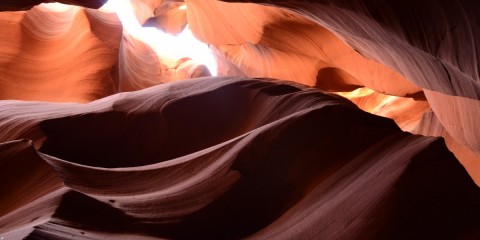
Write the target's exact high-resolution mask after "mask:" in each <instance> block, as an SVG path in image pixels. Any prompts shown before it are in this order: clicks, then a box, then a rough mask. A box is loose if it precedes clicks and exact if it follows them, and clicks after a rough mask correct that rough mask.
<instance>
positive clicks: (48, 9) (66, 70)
mask: <svg viewBox="0 0 480 240" xmlns="http://www.w3.org/2000/svg"><path fill="white" fill-rule="evenodd" d="M52 26H54V27H52ZM0 29H1V30H0V31H1V34H0V41H1V43H2V46H1V48H0V99H19V100H39V101H55V102H72V101H73V102H88V101H92V100H95V99H98V98H101V97H105V96H108V95H111V94H113V93H115V92H116V89H115V88H116V87H115V84H114V82H115V81H116V79H115V74H114V73H113V70H114V69H113V66H114V65H115V63H116V62H117V59H118V48H119V43H120V38H121V29H122V28H121V25H120V22H119V21H118V18H117V16H116V15H115V14H109V13H103V12H100V11H98V10H93V9H83V8H79V7H76V6H69V5H60V4H47V5H40V6H37V7H34V8H32V9H31V10H28V11H26V12H0Z"/></svg>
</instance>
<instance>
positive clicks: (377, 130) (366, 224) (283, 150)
mask: <svg viewBox="0 0 480 240" xmlns="http://www.w3.org/2000/svg"><path fill="white" fill-rule="evenodd" d="M0 106H1V109H12V111H10V112H3V113H2V114H1V116H2V119H0V130H1V131H0V133H1V134H2V135H1V138H0V139H1V140H0V141H2V142H3V143H2V144H1V145H0V156H2V158H1V161H0V164H1V165H2V166H7V167H8V168H11V169H15V171H16V172H22V175H21V176H22V177H20V175H17V174H16V173H15V172H5V174H4V175H2V178H5V179H11V181H13V180H15V184H16V185H11V186H10V185H9V187H7V188H4V187H2V188H1V189H0V191H1V193H2V194H3V193H9V194H7V195H6V197H5V198H2V200H1V201H2V203H4V202H6V203H14V205H11V204H10V205H7V206H10V207H8V208H5V207H4V206H6V205H3V204H2V205H0V206H2V207H1V211H0V212H3V213H8V214H3V215H0V232H1V233H2V236H7V237H11V238H22V237H27V238H34V239H38V238H40V239H52V238H53V239H59V238H60V239H61V238H79V239H92V238H93V239H102V238H105V237H110V238H112V237H113V238H140V239H142V238H145V239H150V238H168V239H192V238H199V239H239V238H250V239H271V238H275V239H311V238H321V239H331V238H344V239H358V238H367V239H392V238H393V239H396V238H398V239H406V238H408V239H411V238H421V239H439V238H447V239H448V238H450V239H451V238H465V239H468V238H475V237H478V236H480V231H479V229H480V189H479V188H478V187H477V186H476V185H475V184H474V182H473V181H472V180H471V178H470V177H469V175H468V174H467V172H466V171H465V169H464V168H463V167H462V166H461V165H460V164H459V162H458V161H457V160H456V159H455V157H454V156H453V155H452V154H451V153H450V152H449V151H448V150H447V148H446V146H445V143H444V141H443V140H442V139H440V138H433V137H424V136H420V135H412V134H410V133H407V132H403V131H401V130H400V129H399V128H398V126H396V124H395V123H394V122H393V121H392V120H390V119H387V118H382V117H378V116H375V115H372V114H369V113H366V112H364V111H362V110H360V109H359V108H358V107H356V106H355V105H354V104H353V103H351V102H350V101H348V100H347V99H345V98H342V97H339V96H337V95H333V94H326V93H322V92H319V91H318V90H316V89H313V88H308V87H305V86H303V85H299V84H296V83H293V82H286V81H277V80H269V79H248V78H231V77H217V78H214V77H209V78H199V79H192V80H185V81H179V82H173V83H166V84H162V85H158V86H155V87H151V88H147V89H144V90H140V91H136V92H128V93H120V94H115V95H112V96H109V97H106V98H102V99H99V100H96V101H93V102H90V103H88V104H77V103H48V102H22V101H2V102H0ZM35 109H42V111H34V110H35ZM16 119H19V121H16ZM22 138H31V139H34V138H37V139H39V140H34V142H32V141H29V140H16V139H22ZM30 164H36V165H38V166H41V167H35V168H30V167H29V165H30ZM9 174H15V176H10V175H9ZM43 176H48V177H43ZM39 178H41V179H44V180H43V181H38V179H39ZM2 186H3V185H2ZM15 186H29V187H25V188H16V187H15ZM32 188H33V189H32ZM12 189H15V191H12ZM4 196H5V195H4ZM16 199H22V201H18V202H15V201H14V200H16ZM39 207H41V209H39V210H41V211H36V213H38V214H37V215H38V216H31V215H28V214H27V213H31V211H32V210H35V209H37V208H39ZM340 229H341V231H339V230H340Z"/></svg>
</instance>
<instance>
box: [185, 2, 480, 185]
mask: <svg viewBox="0 0 480 240" xmlns="http://www.w3.org/2000/svg"><path fill="white" fill-rule="evenodd" d="M250 2H255V4H254V3H250ZM186 3H187V6H188V8H187V10H188V14H187V17H188V20H189V22H191V23H190V25H191V27H192V31H193V32H194V33H195V34H196V35H197V36H198V37H199V38H200V39H202V40H203V41H205V42H208V43H211V44H212V45H214V49H215V54H216V56H217V59H218V61H219V62H220V63H219V73H220V74H225V75H239V76H248V77H273V78H280V79H288V80H293V81H297V82H300V83H303V84H307V85H309V86H316V87H317V88H320V89H323V90H332V91H350V90H353V89H355V88H357V87H360V86H365V87H368V88H370V89H373V90H375V91H377V92H380V93H383V94H388V95H395V96H401V97H414V98H415V96H418V95H424V96H425V98H426V100H427V101H428V104H429V107H430V108H431V109H432V111H433V112H434V114H435V115H436V117H437V118H438V120H439V122H440V123H441V124H442V126H443V127H444V128H445V130H446V131H447V132H448V133H449V135H450V136H451V137H452V138H453V139H454V141H455V142H456V144H458V145H461V146H463V147H464V148H465V149H468V151H470V152H471V154H469V155H471V156H476V157H475V158H476V160H475V161H480V134H478V121H477V119H479V118H480V112H479V109H480V97H479V90H480V70H479V64H478V63H479V60H478V55H479V51H480V48H478V45H479V42H480V36H479V35H478V29H480V19H479V15H478V14H477V13H478V12H479V11H480V2H478V1H468V0H465V1H448V2H438V1H422V2H416V1H401V2H399V1H389V0H382V1H367V0H359V1H342V0H338V1H337V0H334V1H268V0H264V1H235V0H231V1H225V2H220V1H214V0H206V1H198V0H187V1H186ZM260 4H262V5H260ZM218 32H221V33H222V34H218ZM413 105H414V106H412V108H413V109H415V108H416V107H415V105H416V104H413ZM404 109H407V108H404ZM414 111H416V110H414ZM409 129H411V128H408V129H405V130H409ZM453 151H454V150H453ZM454 153H455V154H456V156H457V157H458V158H459V160H460V161H461V162H462V163H463V162H467V161H470V160H467V159H464V158H463V157H462V156H463V154H462V153H460V152H458V153H457V152H456V151H455V152H454ZM469 171H470V172H471V173H473V172H476V171H477V170H476V169H469ZM472 177H473V178H474V179H475V180H476V182H477V183H480V176H479V175H472Z"/></svg>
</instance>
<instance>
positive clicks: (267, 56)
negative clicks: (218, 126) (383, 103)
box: [185, 0, 421, 96]
mask: <svg viewBox="0 0 480 240" xmlns="http://www.w3.org/2000/svg"><path fill="white" fill-rule="evenodd" d="M185 2H186V4H187V19H188V22H189V25H190V27H191V29H192V32H193V33H194V34H195V35H196V36H197V37H198V38H199V39H200V40H202V41H204V42H207V43H210V44H213V45H214V47H213V48H214V49H216V51H218V54H217V58H218V59H217V61H218V62H220V64H223V62H231V63H233V65H235V66H236V67H237V69H239V70H240V71H241V73H243V74H244V75H245V76H248V77H271V78H278V79H285V80H291V81H297V82H300V83H303V84H306V85H309V86H318V87H323V88H321V89H323V90H334V91H341V90H344V89H355V88H356V87H358V86H367V87H369V88H371V89H374V90H376V91H379V92H382V93H387V94H391V95H397V96H405V95H408V94H414V93H416V92H418V91H421V89H420V88H419V87H417V86H416V85H414V84H413V83H411V82H409V81H408V80H407V79H405V78H404V77H403V76H401V75H400V74H398V73H397V72H395V71H393V70H391V69H389V68H388V67H386V66H384V65H382V64H379V63H378V62H375V61H372V60H370V59H367V58H365V57H363V56H362V55H361V54H360V53H358V52H357V51H355V49H354V48H352V47H350V46H349V45H347V44H346V43H345V42H344V41H343V40H342V39H340V38H338V37H337V36H336V35H335V34H334V33H332V32H331V31H329V30H328V29H327V28H325V27H323V26H322V25H319V24H318V23H316V22H314V21H311V20H309V19H307V18H306V17H305V16H302V15H298V14H295V13H293V12H291V11H288V10H284V9H280V8H277V7H269V6H262V5H257V4H246V3H224V2H220V1H215V0H206V1H204V0H202V1H199V0H187V1H185ZM218 33H221V34H218ZM229 71H230V70H229V68H219V71H218V73H219V75H224V74H228V73H229Z"/></svg>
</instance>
